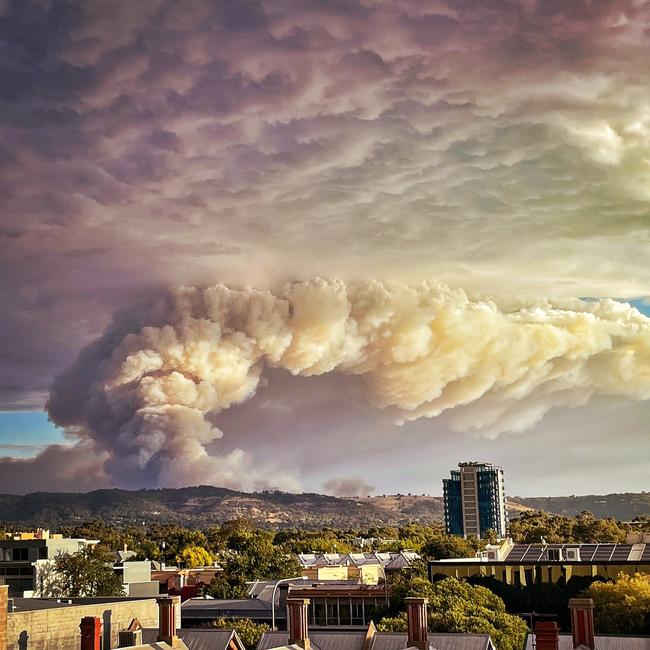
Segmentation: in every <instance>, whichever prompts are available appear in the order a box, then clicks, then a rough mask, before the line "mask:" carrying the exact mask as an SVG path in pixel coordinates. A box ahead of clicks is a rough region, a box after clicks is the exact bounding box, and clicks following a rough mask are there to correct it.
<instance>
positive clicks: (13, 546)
mask: <svg viewBox="0 0 650 650" xmlns="http://www.w3.org/2000/svg"><path fill="white" fill-rule="evenodd" d="M39 532H40V531H39ZM42 532H43V534H39V535H38V536H36V535H34V534H27V533H22V534H20V535H16V536H15V537H14V538H13V539H5V540H0V584H5V585H7V586H8V587H9V596H10V597H14V596H41V595H47V587H48V582H49V580H50V579H51V577H52V564H53V561H54V559H55V558H56V557H57V556H58V555H60V554H62V553H70V554H72V553H77V552H78V551H80V550H82V549H83V548H85V547H86V546H92V545H94V544H97V543H98V540H88V539H68V538H64V537H62V536H61V535H49V533H48V534H45V533H47V531H42Z"/></svg>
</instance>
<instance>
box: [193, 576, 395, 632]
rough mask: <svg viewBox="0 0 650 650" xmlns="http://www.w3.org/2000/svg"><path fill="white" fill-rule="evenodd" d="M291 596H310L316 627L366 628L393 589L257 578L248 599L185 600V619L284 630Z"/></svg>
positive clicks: (383, 586) (341, 582) (386, 605)
mask: <svg viewBox="0 0 650 650" xmlns="http://www.w3.org/2000/svg"><path fill="white" fill-rule="evenodd" d="M288 598H308V599H310V606H309V609H308V616H309V622H310V625H312V627H314V628H317V629H319V628H330V627H342V628H349V629H354V628H356V629H360V628H365V627H366V626H367V625H368V623H369V622H370V620H371V618H372V616H373V614H374V613H376V612H377V611H380V610H381V609H384V608H385V607H388V605H389V604H390V592H389V590H388V587H387V585H385V584H383V585H364V584H360V583H359V582H357V581H343V580H329V581H328V580H325V581H308V580H296V581H292V582H289V583H278V581H257V582H255V583H250V588H249V597H248V598H237V599H221V598H214V599H213V598H192V599H190V600H187V601H185V602H184V603H183V604H182V607H181V612H182V621H183V625H184V626H188V627H189V626H192V625H201V624H204V623H207V622H209V621H211V620H214V619H217V618H226V619H232V620H235V619H241V618H247V619H251V620H253V621H256V622H258V623H267V624H269V625H273V624H275V626H276V627H278V628H280V629H284V628H285V626H286V602H287V599H288Z"/></svg>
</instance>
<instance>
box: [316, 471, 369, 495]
mask: <svg viewBox="0 0 650 650" xmlns="http://www.w3.org/2000/svg"><path fill="white" fill-rule="evenodd" d="M323 489H324V490H325V492H327V494H332V495H334V496H335V497H358V496H366V495H369V494H371V493H372V492H373V491H374V489H375V486H374V485H371V484H370V483H366V482H365V481H364V480H362V479H360V478H359V477H358V476H350V477H340V478H332V479H330V480H329V481H325V482H324V483H323Z"/></svg>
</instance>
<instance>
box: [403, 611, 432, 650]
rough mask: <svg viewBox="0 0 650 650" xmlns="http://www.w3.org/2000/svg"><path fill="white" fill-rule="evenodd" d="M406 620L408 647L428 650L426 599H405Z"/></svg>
mask: <svg viewBox="0 0 650 650" xmlns="http://www.w3.org/2000/svg"><path fill="white" fill-rule="evenodd" d="M404 601H405V602H406V612H407V620H408V646H407V647H409V648H418V650H429V639H428V629H427V604H428V603H429V600H428V599H427V598H405V599H404Z"/></svg>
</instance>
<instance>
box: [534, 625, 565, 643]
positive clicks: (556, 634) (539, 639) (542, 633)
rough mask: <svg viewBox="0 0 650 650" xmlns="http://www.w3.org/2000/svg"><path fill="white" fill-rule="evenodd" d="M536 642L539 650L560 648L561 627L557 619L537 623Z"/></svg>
mask: <svg viewBox="0 0 650 650" xmlns="http://www.w3.org/2000/svg"><path fill="white" fill-rule="evenodd" d="M535 644H536V646H535V647H536V648H537V650H558V648H559V646H560V628H559V627H558V626H557V623H556V622H555V621H539V622H537V623H535Z"/></svg>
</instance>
